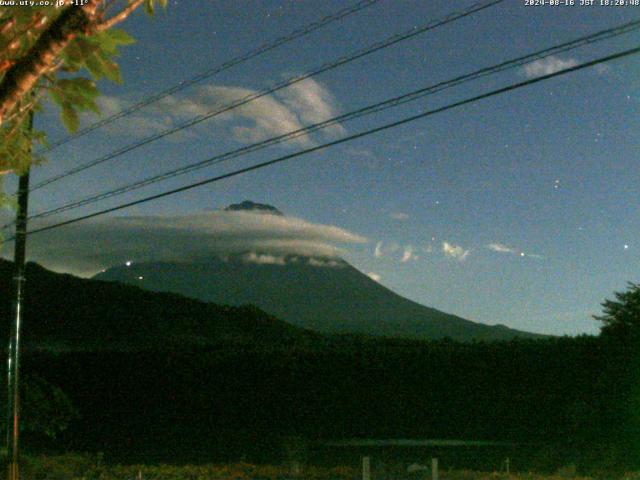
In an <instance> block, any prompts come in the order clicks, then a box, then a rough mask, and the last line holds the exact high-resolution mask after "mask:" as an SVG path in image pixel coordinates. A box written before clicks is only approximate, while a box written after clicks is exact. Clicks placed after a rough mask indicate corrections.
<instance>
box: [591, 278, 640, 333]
mask: <svg viewBox="0 0 640 480" xmlns="http://www.w3.org/2000/svg"><path fill="white" fill-rule="evenodd" d="M614 296H615V300H605V301H604V303H603V304H602V307H603V314H602V315H600V316H595V317H594V318H595V319H596V320H599V321H600V322H602V327H601V328H600V332H601V334H602V335H603V336H604V337H609V338H616V339H618V340H623V341H625V342H633V343H636V342H637V340H638V339H640V284H638V283H632V282H629V283H628V289H627V290H626V291H624V292H615V294H614Z"/></svg>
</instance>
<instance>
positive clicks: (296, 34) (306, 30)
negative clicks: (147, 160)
mask: <svg viewBox="0 0 640 480" xmlns="http://www.w3.org/2000/svg"><path fill="white" fill-rule="evenodd" d="M379 1H380V0H363V1H360V2H358V3H355V4H353V5H351V6H349V7H346V8H343V9H342V10H338V11H337V12H335V13H332V14H330V15H327V16H326V17H323V18H321V19H320V20H317V21H315V22H312V23H309V24H308V25H305V26H303V27H301V28H298V29H296V30H294V31H293V32H291V33H289V34H288V35H284V36H282V37H278V38H276V39H275V40H273V41H271V42H268V43H265V44H263V45H261V46H259V47H258V48H256V49H254V50H251V51H249V52H247V53H244V54H243V55H240V56H238V57H235V58H233V59H231V60H228V61H226V62H224V63H222V64H220V65H218V66H215V67H213V68H210V69H209V70H206V71H204V72H201V73H199V74H197V75H194V76H193V77H191V78H188V79H186V80H182V81H181V82H178V83H177V84H175V85H173V86H172V87H169V88H167V89H165V90H162V91H161V92H158V93H156V94H154V95H151V96H149V97H146V98H144V99H142V100H140V101H139V102H136V103H134V104H133V105H130V106H128V107H126V108H124V109H122V110H120V111H119V112H116V113H114V114H112V115H110V116H108V117H106V118H103V119H101V120H99V121H97V122H95V123H92V124H91V125H88V126H86V127H84V128H82V129H80V130H79V131H77V132H75V133H73V134H71V135H67V136H66V137H63V138H61V139H60V140H57V141H55V142H52V143H51V144H49V145H48V146H47V147H46V148H43V149H42V150H40V152H38V153H40V154H44V153H48V152H51V151H52V150H55V149H56V148H58V147H60V146H61V145H64V144H66V143H69V142H71V141H72V140H75V139H76V138H80V137H82V136H84V135H86V134H88V133H90V132H93V131H94V130H97V129H99V128H101V127H104V126H105V125H109V124H110V123H113V122H115V121H116V120H118V119H120V118H122V117H126V116H128V115H130V114H132V113H134V112H136V111H138V110H140V109H141V108H144V107H146V106H147V105H151V104H152V103H155V102H157V101H159V100H162V99H163V98H166V97H168V96H169V95H172V94H174V93H177V92H180V91H182V90H184V89H185V88H188V87H190V86H191V85H195V84H196V83H199V82H201V81H203V80H206V79H208V78H211V77H213V76H214V75H217V74H218V73H221V72H224V71H225V70H228V69H230V68H231V67H235V66H236V65H239V64H241V63H244V62H246V61H248V60H251V59H253V58H256V57H258V56H260V55H262V54H264V53H267V52H269V51H271V50H274V49H276V48H278V47H280V46H282V45H284V44H286V43H289V42H291V41H293V40H296V39H298V38H300V37H304V36H305V35H308V34H310V33H312V32H315V31H316V30H319V29H321V28H323V27H325V26H327V25H329V24H331V23H333V22H336V21H338V20H341V19H343V18H345V17H348V16H349V15H352V14H354V13H357V12H359V11H361V10H363V9H365V8H367V7H370V6H371V5H373V4H375V3H377V2H379Z"/></svg>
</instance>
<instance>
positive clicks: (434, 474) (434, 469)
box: [431, 458, 438, 480]
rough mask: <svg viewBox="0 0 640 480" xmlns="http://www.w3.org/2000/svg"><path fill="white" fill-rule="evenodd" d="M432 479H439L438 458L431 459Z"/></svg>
mask: <svg viewBox="0 0 640 480" xmlns="http://www.w3.org/2000/svg"><path fill="white" fill-rule="evenodd" d="M431 480H438V459H437V458H432V459H431Z"/></svg>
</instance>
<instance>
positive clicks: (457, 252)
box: [442, 242, 470, 262]
mask: <svg viewBox="0 0 640 480" xmlns="http://www.w3.org/2000/svg"><path fill="white" fill-rule="evenodd" d="M442 252H443V253H444V254H445V255H446V256H447V257H450V258H454V259H456V260H458V261H460V262H462V261H464V260H465V259H466V258H467V256H469V253H470V250H465V249H464V248H462V247H461V246H459V245H453V244H452V243H449V242H442Z"/></svg>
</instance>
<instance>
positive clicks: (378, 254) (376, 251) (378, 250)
mask: <svg viewBox="0 0 640 480" xmlns="http://www.w3.org/2000/svg"><path fill="white" fill-rule="evenodd" d="M383 245H384V243H383V242H378V243H376V248H375V249H374V250H373V256H374V257H376V258H380V257H382V246H383Z"/></svg>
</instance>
